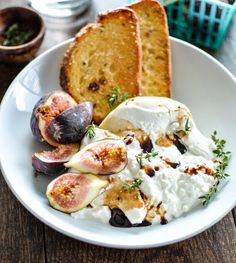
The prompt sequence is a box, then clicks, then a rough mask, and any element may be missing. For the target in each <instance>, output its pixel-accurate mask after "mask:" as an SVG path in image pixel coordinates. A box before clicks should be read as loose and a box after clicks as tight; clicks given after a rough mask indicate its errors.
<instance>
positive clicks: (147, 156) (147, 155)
mask: <svg viewBox="0 0 236 263" xmlns="http://www.w3.org/2000/svg"><path fill="white" fill-rule="evenodd" d="M157 155H158V152H157V151H155V150H153V149H152V151H151V152H150V153H148V152H147V153H144V152H141V153H139V154H138V155H136V160H137V162H138V163H139V165H140V167H142V166H143V165H144V162H145V160H148V161H149V162H151V159H152V158H154V157H156V156H157Z"/></svg>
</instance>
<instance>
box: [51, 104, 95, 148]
mask: <svg viewBox="0 0 236 263" xmlns="http://www.w3.org/2000/svg"><path fill="white" fill-rule="evenodd" d="M92 116H93V103H91V102H83V103H80V104H79V105H77V106H74V107H71V108H69V109H67V110H65V111H63V112H62V113H61V114H59V115H57V116H56V117H55V118H54V119H53V120H52V121H51V122H50V123H49V125H48V126H47V129H46V134H47V135H48V136H50V138H51V139H52V140H54V141H57V142H58V143H62V144H65V143H75V142H78V141H80V140H81V139H82V137H83V135H84V133H85V131H86V128H87V126H88V125H89V124H90V123H91V121H92Z"/></svg>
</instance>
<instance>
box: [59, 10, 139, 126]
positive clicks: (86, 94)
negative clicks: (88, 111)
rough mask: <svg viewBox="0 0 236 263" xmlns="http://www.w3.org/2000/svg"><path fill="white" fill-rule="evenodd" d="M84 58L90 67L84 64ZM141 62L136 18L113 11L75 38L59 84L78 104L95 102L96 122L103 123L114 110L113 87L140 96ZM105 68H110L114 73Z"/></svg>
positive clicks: (63, 65) (64, 62)
mask: <svg viewBox="0 0 236 263" xmlns="http://www.w3.org/2000/svg"><path fill="white" fill-rule="evenodd" d="M123 27H124V29H123ZM108 37H109V38H108ZM122 41H123V42H122ZM89 43H90V44H89ZM94 45H96V47H94ZM108 46H109V50H108V48H107V49H106V47H108ZM92 53H93V54H92ZM107 53H109V54H110V56H108V55H107ZM121 53H124V54H121ZM90 54H92V55H90ZM125 55H126V57H125ZM82 57H83V58H85V57H86V59H87V60H88V63H91V65H87V64H86V65H83V64H82V63H85V62H83V58H82ZM127 57H129V60H127ZM141 59H142V53H141V44H140V35H139V26H138V19H137V17H136V16H135V14H134V12H133V11H132V10H128V9H125V8H124V9H118V10H114V11H111V12H108V13H105V14H101V15H99V16H98V19H97V23H95V24H88V25H87V26H85V27H84V28H83V29H82V30H81V31H80V32H79V33H78V34H77V35H76V37H75V39H74V41H73V43H72V44H71V45H70V46H69V48H68V49H67V51H66V53H65V56H64V59H63V62H62V66H61V71H60V83H61V86H62V88H63V89H64V90H66V91H67V92H68V93H69V94H71V95H72V97H74V99H75V100H76V101H77V102H82V101H92V102H93V103H94V105H95V110H94V116H93V117H94V121H95V122H96V123H100V122H101V121H102V120H103V119H104V118H105V116H106V115H107V114H108V113H109V112H110V111H111V110H112V109H113V108H112V107H110V106H109V104H108V102H107V96H108V95H110V94H111V92H112V91H111V90H112V88H113V87H114V86H118V87H119V90H120V93H121V94H122V93H128V95H129V97H133V96H137V95H140V90H141ZM86 63H87V61H86ZM105 65H110V68H109V70H110V71H111V72H109V70H108V69H107V67H106V66H105ZM83 66H84V67H85V68H86V70H84V69H83ZM90 71H91V73H90ZM113 73H114V74H113ZM78 83H79V84H78ZM93 85H94V86H93Z"/></svg>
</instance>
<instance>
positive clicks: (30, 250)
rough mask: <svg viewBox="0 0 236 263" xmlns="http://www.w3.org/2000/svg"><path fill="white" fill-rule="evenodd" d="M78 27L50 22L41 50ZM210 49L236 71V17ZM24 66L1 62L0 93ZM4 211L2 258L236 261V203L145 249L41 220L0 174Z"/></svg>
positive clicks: (6, 262)
mask: <svg viewBox="0 0 236 263" xmlns="http://www.w3.org/2000/svg"><path fill="white" fill-rule="evenodd" d="M98 1H100V0H94V1H93V5H95V6H96V5H98ZM11 5H26V2H25V1H23V0H10V1H9V0H8V1H4V0H0V8H3V7H8V6H11ZM93 8H94V7H93ZM95 13H96V9H94V10H92V11H91V12H89V19H90V20H93V19H94V14H95ZM77 30H78V28H76V27H73V28H63V29H58V30H55V29H53V28H50V27H48V29H47V33H46V36H45V40H44V42H43V45H42V47H41V49H40V51H39V53H42V52H43V51H45V50H47V49H48V48H49V47H51V46H53V45H55V44H57V43H60V42H61V41H63V40H65V39H68V38H70V37H72V36H73V35H74V34H75V32H76V31H77ZM39 53H38V54H39ZM210 53H211V54H212V55H213V56H215V57H216V58H217V59H219V60H220V61H221V62H222V63H223V64H224V65H225V66H226V67H227V68H228V69H229V70H230V71H231V72H232V73H233V74H234V75H235V76H236V19H234V21H233V23H232V26H231V27H230V30H229V33H228V34H227V37H226V39H225V41H224V44H223V46H222V48H221V49H220V50H219V51H217V52H210ZM24 66H25V65H15V66H13V65H11V66H9V65H4V64H1V63H0V86H1V88H0V99H1V98H2V97H3V95H4V93H5V91H6V90H7V88H8V86H9V84H10V83H11V81H12V80H13V79H14V77H15V76H16V75H17V73H18V72H19V71H20V70H21V69H22V68H23V67H24ZM1 139H2V138H1ZM9 161H10V160H9ZM234 176H235V175H234ZM235 193H236V192H235ZM0 215H1V216H0V262H1V263H31V262H32V263H41V262H42V263H43V262H45V263H46V262H50V263H58V262H63V263H67V262H70V263H78V262H79V263H83V262H86V263H95V262H101V263H109V262H138V263H139V262H140V263H141V262H145V263H146V262H159V263H164V262H165V263H169V262H170V263H172V262H174V263H218V262H219V263H234V262H236V227H235V222H236V220H235V219H236V209H234V210H233V211H232V212H230V213H229V214H228V215H227V216H225V217H224V218H223V219H222V220H221V221H220V222H218V223H217V224H215V225H214V226H213V227H211V228H210V229H208V230H207V231H205V232H203V233H201V234H199V235H197V236H195V237H193V238H191V239H189V240H186V241H183V242H179V243H177V244H174V245H169V246H166V247H162V248H152V249H143V250H121V249H111V248H104V247H98V246H94V245H90V244H87V243H84V242H80V241H77V240H74V239H71V238H69V237H66V236H64V235H62V234H60V233H58V232H56V231H54V230H53V229H51V228H49V227H48V226H46V225H44V224H43V223H41V222H40V221H39V220H38V219H36V218H35V217H34V216H32V215H31V214H30V213H29V212H28V211H26V209H25V208H24V207H23V206H22V205H21V204H20V203H19V202H18V201H17V199H16V198H15V197H14V196H13V194H12V193H11V191H10V189H9V188H8V186H7V184H6V182H5V180H4V179H3V176H2V175H1V174H0Z"/></svg>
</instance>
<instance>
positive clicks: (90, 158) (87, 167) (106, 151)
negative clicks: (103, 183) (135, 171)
mask: <svg viewBox="0 0 236 263" xmlns="http://www.w3.org/2000/svg"><path fill="white" fill-rule="evenodd" d="M127 163H128V158H127V152H126V148H125V143H124V142H123V141H122V140H115V139H106V140H101V141H97V142H94V143H91V144H89V145H88V146H86V147H84V148H83V149H82V150H81V151H79V152H78V153H76V154H75V155H74V156H73V157H72V158H71V160H70V161H69V162H67V163H65V166H66V167H71V168H74V169H76V170H78V171H80V172H84V173H92V174H101V175H109V174H114V173H118V172H120V171H121V170H123V169H124V168H125V166H126V165H127Z"/></svg>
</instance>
